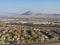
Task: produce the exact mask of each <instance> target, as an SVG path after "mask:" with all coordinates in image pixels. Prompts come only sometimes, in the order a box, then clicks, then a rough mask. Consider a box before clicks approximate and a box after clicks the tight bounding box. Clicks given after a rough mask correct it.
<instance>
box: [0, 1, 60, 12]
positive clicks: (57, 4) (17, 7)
mask: <svg viewBox="0 0 60 45" xmlns="http://www.w3.org/2000/svg"><path fill="white" fill-rule="evenodd" d="M28 10H30V11H32V12H42V13H60V0H0V12H4V13H5V12H6V13H22V12H25V11H28Z"/></svg>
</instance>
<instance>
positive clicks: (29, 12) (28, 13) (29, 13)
mask: <svg viewBox="0 0 60 45" xmlns="http://www.w3.org/2000/svg"><path fill="white" fill-rule="evenodd" d="M31 14H32V12H31V11H27V12H25V13H23V14H22V15H31Z"/></svg>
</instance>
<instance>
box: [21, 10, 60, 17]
mask: <svg viewBox="0 0 60 45" xmlns="http://www.w3.org/2000/svg"><path fill="white" fill-rule="evenodd" d="M21 15H23V16H28V17H60V14H47V13H34V12H32V11H27V12H24V13H22V14H21Z"/></svg>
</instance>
